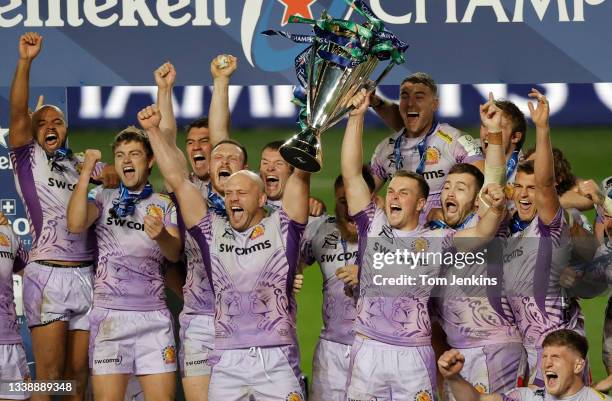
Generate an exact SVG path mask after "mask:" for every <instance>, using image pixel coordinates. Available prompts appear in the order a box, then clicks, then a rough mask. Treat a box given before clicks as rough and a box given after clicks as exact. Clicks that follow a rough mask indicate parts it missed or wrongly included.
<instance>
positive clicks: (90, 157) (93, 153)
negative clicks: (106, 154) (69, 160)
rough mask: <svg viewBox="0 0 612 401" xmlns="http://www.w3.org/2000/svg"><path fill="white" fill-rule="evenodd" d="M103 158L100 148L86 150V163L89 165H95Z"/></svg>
mask: <svg viewBox="0 0 612 401" xmlns="http://www.w3.org/2000/svg"><path fill="white" fill-rule="evenodd" d="M101 159H102V152H100V151H99V150H98V149H87V150H86V151H85V160H84V164H85V165H86V166H89V167H93V166H95V164H96V163H97V162H99V161H100V160H101Z"/></svg>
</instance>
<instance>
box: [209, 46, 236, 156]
mask: <svg viewBox="0 0 612 401" xmlns="http://www.w3.org/2000/svg"><path fill="white" fill-rule="evenodd" d="M237 65H238V64H237V60H236V57H234V56H230V55H227V54H222V55H219V56H217V57H215V59H214V60H213V61H212V62H211V63H210V73H211V74H212V77H213V93H212V99H211V100H210V109H209V110H208V129H209V131H210V142H211V144H212V146H215V145H216V144H217V143H219V142H221V141H222V140H224V139H229V137H230V111H229V96H228V92H229V81H230V77H231V76H232V74H233V73H234V71H236V67H237Z"/></svg>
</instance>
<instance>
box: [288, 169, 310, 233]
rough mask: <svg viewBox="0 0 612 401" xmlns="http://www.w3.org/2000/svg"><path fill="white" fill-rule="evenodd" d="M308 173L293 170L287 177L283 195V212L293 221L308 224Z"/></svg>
mask: <svg viewBox="0 0 612 401" xmlns="http://www.w3.org/2000/svg"><path fill="white" fill-rule="evenodd" d="M310 175H311V174H310V173H308V172H306V171H302V170H299V169H297V168H296V169H295V170H294V171H293V173H292V174H291V175H290V176H289V179H288V180H287V184H286V186H285V191H284V194H283V210H284V211H285V213H287V216H289V218H290V219H291V220H293V221H297V222H298V223H302V224H306V223H307V222H308V200H309V194H310Z"/></svg>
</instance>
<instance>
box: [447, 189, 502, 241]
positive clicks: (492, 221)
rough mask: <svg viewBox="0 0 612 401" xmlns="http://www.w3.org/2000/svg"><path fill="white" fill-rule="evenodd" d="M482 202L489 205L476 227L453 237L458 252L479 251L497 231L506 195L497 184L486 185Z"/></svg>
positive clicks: (459, 232) (482, 194) (482, 193)
mask: <svg viewBox="0 0 612 401" xmlns="http://www.w3.org/2000/svg"><path fill="white" fill-rule="evenodd" d="M481 197H482V201H483V202H484V203H486V204H487V205H489V207H488V208H487V211H486V212H485V213H484V214H483V215H482V216H481V217H480V220H479V221H478V224H476V227H473V228H468V229H465V230H461V231H458V232H457V233H456V234H455V237H454V243H455V247H456V248H457V249H458V250H460V251H471V250H475V249H479V248H481V247H482V246H484V245H486V244H487V243H489V242H490V241H491V240H492V239H493V238H495V236H496V235H497V232H498V231H499V225H500V224H501V222H502V220H503V218H504V215H505V212H506V195H505V194H504V189H503V188H502V186H501V185H499V184H488V185H487V186H486V187H485V188H484V189H483V190H482V192H481Z"/></svg>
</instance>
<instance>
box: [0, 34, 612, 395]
mask: <svg viewBox="0 0 612 401" xmlns="http://www.w3.org/2000/svg"><path fill="white" fill-rule="evenodd" d="M41 46H42V37H41V36H40V35H38V34H36V33H26V34H24V35H23V36H22V37H21V38H20V42H19V56H20V58H19V61H18V65H17V69H16V72H15V76H14V78H13V82H12V86H11V93H10V127H9V137H8V140H9V144H10V155H11V160H12V163H13V169H14V170H13V171H14V174H15V183H16V187H17V190H18V192H19V194H20V196H21V198H22V201H23V203H24V206H25V208H26V211H27V215H28V218H29V220H30V223H31V235H32V247H31V249H30V250H29V252H27V254H26V252H24V250H23V249H22V247H21V246H20V244H19V242H18V240H17V238H16V237H15V235H14V234H13V233H12V231H11V229H10V226H9V225H8V224H7V221H6V219H5V218H3V216H2V219H0V256H2V258H1V259H0V319H1V320H0V381H9V380H12V381H24V380H28V379H29V372H28V367H27V363H26V358H25V352H24V349H23V346H22V342H21V337H20V335H19V332H18V326H17V322H16V313H15V307H14V303H13V288H12V273H13V272H19V271H21V272H22V273H21V274H23V283H24V284H23V286H24V296H23V298H24V306H25V312H26V317H27V322H28V326H29V328H30V331H31V335H32V349H33V352H34V359H35V362H36V379H37V380H42V381H49V380H72V381H74V383H75V384H76V393H75V394H74V395H72V396H71V397H72V398H73V399H74V400H83V399H85V397H86V396H87V395H88V394H91V396H93V399H94V400H95V401H122V400H124V399H132V398H133V397H134V396H136V395H137V394H138V393H140V391H142V393H140V394H139V395H138V396H139V397H142V396H144V399H146V400H147V401H169V400H174V399H175V393H176V372H177V370H178V371H179V372H180V374H181V378H182V388H183V391H184V394H185V398H186V399H187V401H206V400H210V401H242V400H244V401H251V400H256V401H260V400H261V401H264V400H265V401H275V400H277V401H299V400H306V399H307V398H308V399H309V400H315V401H346V400H351V401H357V400H358V401H371V400H377V401H391V400H395V401H398V400H401V401H404V400H406V401H432V400H436V399H445V400H457V401H479V400H480V401H502V400H503V401H510V400H511V401H531V400H538V401H544V400H547V401H548V400H556V399H571V400H575V401H598V400H604V401H605V400H609V399H610V398H609V397H608V396H606V395H604V394H603V393H602V392H607V391H609V390H610V389H612V307H611V305H610V302H609V303H608V310H607V312H606V314H607V316H606V320H605V328H604V333H603V339H604V356H603V357H604V364H605V366H606V368H607V373H608V375H609V376H608V378H606V379H604V380H603V381H601V382H599V383H597V384H592V383H591V378H590V371H589V366H588V361H587V351H588V345H587V341H586V338H585V333H584V325H585V322H584V316H583V315H582V313H581V310H580V305H579V303H578V299H579V298H592V297H595V296H598V295H600V294H604V293H605V292H606V291H608V289H609V287H610V284H611V283H612V268H611V260H612V240H611V238H612V177H610V178H608V179H606V180H604V183H603V184H602V186H599V185H597V184H596V183H595V182H594V181H593V180H589V179H586V180H585V179H582V178H577V177H575V176H574V175H573V174H572V173H571V169H570V167H569V162H567V160H566V159H565V157H564V156H563V153H562V152H561V151H560V150H558V149H556V148H553V147H552V144H551V137H550V127H549V108H548V102H547V100H546V97H545V96H544V95H543V94H542V93H540V92H539V91H537V90H535V89H532V91H531V92H530V93H529V97H530V98H532V99H533V100H534V101H535V104H534V103H532V102H529V103H528V107H529V111H530V117H531V120H532V121H533V123H534V125H535V134H534V135H535V144H536V146H535V149H533V150H530V151H526V150H524V149H523V144H524V142H525V139H526V135H527V123H526V119H525V116H524V115H523V113H522V112H521V111H520V109H519V108H518V107H517V106H516V105H515V104H513V103H512V102H509V101H505V100H496V99H494V97H493V95H489V99H488V100H487V101H486V102H485V103H484V104H483V105H481V106H480V110H479V113H480V118H481V132H480V141H479V142H478V141H476V140H474V139H473V138H472V137H471V136H469V135H467V134H464V133H462V132H461V131H459V130H457V129H455V128H453V127H451V126H449V125H448V124H444V123H440V122H438V121H437V120H436V118H435V112H436V110H437V107H438V101H439V100H438V92H437V85H436V83H435V81H433V79H432V78H431V77H430V76H429V75H428V74H425V73H415V74H412V75H410V76H409V77H407V78H406V79H405V80H404V81H403V82H402V83H401V84H400V101H399V104H395V103H392V102H389V101H386V100H384V99H382V98H380V97H379V96H377V95H376V94H375V93H373V92H371V91H367V90H366V89H361V90H359V91H356V93H355V95H354V96H353V97H352V98H351V99H350V101H349V102H350V103H349V105H350V106H352V108H351V111H350V112H349V116H348V120H347V121H346V129H345V133H344V137H343V141H342V147H341V149H340V154H341V165H340V175H338V177H337V179H336V181H335V183H334V188H333V190H334V197H335V201H336V205H335V215H334V216H331V215H328V214H327V213H326V210H325V206H324V205H323V204H322V202H321V201H319V200H317V199H315V198H313V197H311V195H310V192H311V191H310V173H307V172H304V171H301V170H299V169H296V168H293V167H292V166H291V165H290V164H288V163H287V162H286V161H285V160H284V159H283V158H282V157H281V155H280V153H279V148H280V147H281V146H282V144H283V142H282V141H276V142H271V143H269V144H267V145H265V146H264V148H263V149H262V150H261V162H260V165H259V171H258V172H253V171H250V170H248V169H247V161H248V160H247V149H246V148H245V147H244V146H242V145H241V144H240V143H239V142H237V141H235V140H233V139H231V137H230V112H229V101H228V87H229V82H230V78H231V76H232V73H233V72H234V71H235V70H236V68H237V60H236V59H235V58H234V57H233V56H229V55H221V56H218V57H217V58H215V60H213V61H212V63H211V74H212V78H213V83H214V90H213V95H212V99H211V104H210V110H209V115H208V117H207V118H201V119H198V120H196V121H194V122H192V123H191V124H190V125H189V126H188V127H187V128H186V135H187V136H186V138H187V139H186V143H185V147H184V149H183V150H182V149H180V148H179V147H178V146H177V124H176V120H175V116H174V112H173V105H172V89H173V86H174V83H175V79H176V70H175V68H174V66H173V65H172V64H170V63H164V64H163V65H162V66H160V67H159V68H158V69H157V70H155V71H154V79H155V83H156V85H157V102H156V103H155V104H153V105H151V106H148V107H146V108H144V109H143V110H141V111H140V112H139V113H138V115H137V116H136V119H137V121H138V125H139V126H140V128H137V127H135V126H131V127H128V128H126V129H124V130H123V131H121V132H119V133H118V134H117V135H116V137H115V139H114V142H113V144H112V149H111V150H112V153H113V155H114V164H113V165H107V164H105V163H103V162H101V159H102V151H104V150H103V149H102V150H99V149H87V150H86V151H85V152H84V153H81V154H79V153H73V152H72V150H71V149H70V148H69V147H68V143H67V137H68V135H67V126H66V120H65V117H64V115H63V113H62V111H61V110H60V109H59V108H58V107H56V106H53V105H40V106H39V107H37V108H36V109H35V110H34V111H33V112H31V111H30V110H29V109H28V100H29V95H30V93H29V75H30V68H31V65H32V62H33V60H34V59H35V58H36V56H37V55H38V54H39V52H40V50H41ZM368 109H372V110H373V111H374V112H375V113H377V114H378V115H379V116H380V118H382V119H383V121H384V122H385V124H386V125H388V126H389V127H390V128H391V129H392V130H393V131H394V132H395V134H392V135H391V136H389V137H388V138H386V139H385V140H384V141H382V142H381V143H380V144H379V145H378V147H377V148H376V150H375V151H374V154H373V155H372V156H371V159H370V160H369V164H367V165H364V155H363V135H364V115H365V113H366V112H367V111H368ZM327 151H333V150H327ZM319 156H320V154H319ZM154 164H156V165H157V167H158V168H159V170H160V172H161V174H162V176H163V179H164V186H165V188H155V189H154V188H153V187H152V185H151V184H150V183H149V176H150V174H151V169H152V168H153V165H154ZM385 185H386V186H387V188H386V190H385V192H384V194H383V196H381V195H379V193H381V191H382V190H383V187H384V186H385ZM593 208H595V209H596V211H597V219H596V221H595V222H594V224H593V225H591V224H590V223H589V221H588V219H587V218H586V217H585V216H584V215H583V214H582V213H581V212H582V211H585V210H589V209H593ZM491 244H500V248H499V249H500V250H499V252H498V255H497V256H499V258H495V257H493V256H492V255H493V253H494V252H489V255H488V257H487V258H484V260H480V262H479V263H476V262H473V263H472V262H470V263H468V266H462V267H461V270H462V271H469V272H470V274H478V275H479V276H482V277H491V278H492V277H495V278H496V279H499V285H498V287H497V292H495V293H493V292H491V291H488V290H487V289H484V287H482V288H481V286H476V287H478V289H479V292H478V291H476V292H477V293H475V292H465V293H462V292H461V291H458V290H457V289H456V288H451V287H443V288H441V287H440V286H439V285H436V284H421V283H419V285H416V286H411V285H407V284H406V285H395V286H391V285H380V283H379V277H378V276H379V275H380V268H379V267H377V266H376V263H375V258H376V257H377V255H376V252H377V251H381V250H382V254H385V253H387V254H388V253H390V251H389V250H390V249H391V248H396V249H398V250H407V249H409V250H411V251H412V252H414V254H422V253H424V252H425V251H428V252H444V253H448V254H450V255H456V254H459V253H462V252H478V251H479V250H482V249H483V248H485V247H488V246H491ZM383 256H384V255H383ZM315 263H318V264H319V266H320V269H321V273H322V275H323V288H322V291H323V307H322V315H323V323H324V325H323V328H322V329H321V334H320V338H319V343H318V345H317V348H316V351H315V355H314V358H313V376H312V383H311V388H310V389H308V388H307V386H306V384H305V381H304V377H303V376H302V374H301V372H300V356H299V355H300V354H299V347H298V341H297V331H296V330H297V328H296V316H297V312H298V305H297V303H296V298H295V294H296V293H297V292H299V291H300V288H301V286H302V284H303V276H302V275H301V272H302V271H303V269H304V268H306V267H307V266H309V265H313V264H315ZM182 266H184V268H182ZM417 267H418V269H419V271H420V272H421V274H424V275H428V276H430V277H435V278H437V279H438V281H437V282H438V283H439V282H440V281H439V279H444V278H450V277H451V276H452V275H454V274H455V271H456V270H455V266H453V265H449V264H448V263H441V262H427V263H426V262H422V263H419V265H418V266H417ZM377 277H378V278H377ZM389 282H392V281H389V280H387V281H386V282H385V283H387V284H388V283H389ZM391 287H393V288H391ZM165 288H170V289H171V290H173V291H174V292H176V293H177V295H179V296H180V297H181V298H182V299H183V301H184V306H183V310H182V312H181V314H180V317H179V326H180V332H179V333H178V334H179V335H178V338H179V342H178V344H177V343H175V335H174V323H173V320H172V316H171V313H170V312H169V310H168V307H167V305H166V295H165ZM611 299H612V298H611ZM88 385H91V391H88V388H89V387H88ZM600 391H602V392H600ZM29 398H32V399H37V400H47V399H50V398H51V397H50V396H49V395H44V394H41V393H36V392H33V393H31V394H30V393H28V392H22V393H19V394H17V393H10V392H7V391H6V389H4V388H0V400H2V399H29Z"/></svg>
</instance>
